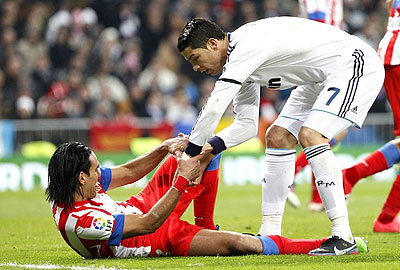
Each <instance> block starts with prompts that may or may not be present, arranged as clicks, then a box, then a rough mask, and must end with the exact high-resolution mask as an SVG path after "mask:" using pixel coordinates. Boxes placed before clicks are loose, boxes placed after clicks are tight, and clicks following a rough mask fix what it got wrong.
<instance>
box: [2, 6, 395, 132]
mask: <svg viewBox="0 0 400 270" xmlns="http://www.w3.org/2000/svg"><path fill="white" fill-rule="evenodd" d="M0 12H1V16H0V106H1V110H0V118H2V119H36V118H53V119H54V118H91V119H125V118H127V119H131V118H136V117H149V118H151V119H152V120H153V121H165V120H167V121H168V122H169V123H171V124H172V125H176V124H181V123H183V124H184V125H189V126H191V125H192V124H193V123H194V122H195V120H196V118H197V114H198V111H199V109H200V108H201V107H202V106H203V104H204V102H205V100H206V98H207V97H208V96H209V94H210V92H211V91H212V89H213V86H214V82H215V79H216V78H213V77H210V76H208V75H203V74H200V73H195V72H194V71H193V70H192V67H191V65H190V64H189V63H187V62H185V61H184V58H183V57H182V56H181V55H180V54H179V52H178V51H177V49H176V41H177V38H178V35H179V33H180V31H181V29H182V28H183V26H184V25H185V23H186V22H187V21H188V20H190V19H191V18H193V17H203V18H209V19H211V20H213V21H215V22H217V23H218V24H219V25H220V26H221V27H222V28H223V29H224V30H225V31H232V30H234V29H236V28H237V27H238V26H240V25H242V24H244V23H246V22H250V21H254V20H257V19H260V18H267V17H273V16H281V15H285V16H297V13H298V2H297V0H255V1H239V0H237V1H234V0H148V1H144V0H142V1H139V0H126V1H122V0H97V1H96V0H92V1H90V0H86V1H85V0H70V1H61V0H59V1H56V0H53V1H50V0H48V1H45V0H42V1H34V0H0ZM387 16H388V14H387V10H386V5H385V1H384V0H376V1H375V0H344V21H343V29H344V30H345V31H347V32H349V33H351V34H355V35H357V36H359V37H360V38H362V39H363V40H365V41H367V42H368V43H369V44H371V46H373V47H374V48H377V46H378V43H379V41H380V39H381V38H382V37H383V35H384V33H385V31H386V22H387ZM271 42H273V40H271ZM293 42H296V41H295V40H294V41H293ZM287 95H288V93H287V91H286V92H285V91H273V90H270V89H262V102H261V108H262V109H261V116H262V117H263V118H264V119H266V121H270V120H271V119H274V118H275V117H276V114H277V112H278V111H279V110H280V107H281V105H282V101H283V100H285V98H286V97H287ZM373 110H375V111H386V110H390V107H389V106H388V105H387V103H386V97H385V93H384V91H382V92H381V95H380V96H379V98H378V101H377V102H376V104H375V105H374V107H373Z"/></svg>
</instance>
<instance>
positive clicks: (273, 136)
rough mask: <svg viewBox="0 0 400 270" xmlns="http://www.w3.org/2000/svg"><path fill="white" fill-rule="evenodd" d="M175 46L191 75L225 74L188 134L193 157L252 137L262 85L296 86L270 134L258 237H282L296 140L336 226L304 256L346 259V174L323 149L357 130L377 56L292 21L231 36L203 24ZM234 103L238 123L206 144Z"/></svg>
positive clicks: (375, 80)
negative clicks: (350, 129) (344, 133)
mask: <svg viewBox="0 0 400 270" xmlns="http://www.w3.org/2000/svg"><path fill="white" fill-rule="evenodd" d="M177 47H178V50H179V51H180V52H181V54H182V55H183V56H184V57H185V59H186V60H188V61H189V62H190V63H191V64H192V65H193V69H194V70H195V71H200V72H205V73H207V74H211V75H217V74H219V73H221V72H222V75H221V76H220V77H219V79H218V81H217V82H216V84H215V87H214V90H213V92H212V93H211V96H210V98H209V99H208V101H207V103H206V105H205V106H204V107H203V109H202V111H201V113H200V115H199V118H198V119H197V122H196V124H195V126H194V127H193V130H192V132H191V134H190V136H189V143H188V146H187V147H186V149H185V153H186V154H187V155H189V156H196V155H197V154H199V153H200V151H201V150H202V149H203V150H204V151H210V152H213V153H219V152H221V151H223V150H225V149H227V148H230V147H233V146H235V145H238V144H240V143H242V142H244V141H246V140H248V139H250V138H252V137H254V136H255V135H256V133H257V124H258V114H259V101H260V85H264V86H267V87H269V88H273V89H286V88H290V87H294V86H299V87H297V88H296V89H294V90H293V91H292V93H291V95H290V97H289V99H288V100H287V102H286V104H285V106H284V108H283V110H282V112H281V113H280V115H279V117H278V118H277V119H276V121H275V122H274V123H273V125H272V126H271V127H270V128H269V129H268V131H267V134H266V142H267V149H266V164H265V178H264V179H263V183H262V214H263V218H262V225H261V228H260V231H259V233H260V234H261V235H264V234H272V235H280V234H281V225H282V216H283V212H284V206H285V201H286V197H287V194H288V192H289V189H290V186H291V185H292V183H293V176H294V161H295V152H296V151H295V146H296V145H297V143H298V142H300V144H301V145H302V147H303V148H304V153H305V155H306V157H307V160H308V162H309V163H310V165H311V168H312V169H313V172H314V175H315V177H316V184H317V188H318V191H319V193H320V194H321V197H322V200H323V203H324V206H325V209H326V213H327V215H328V218H329V219H330V220H331V222H332V237H331V238H329V239H328V240H327V241H325V242H324V243H323V244H322V246H321V247H320V248H317V249H315V250H313V251H311V252H310V254H311V255H342V254H349V253H351V252H350V251H351V250H352V248H353V247H354V245H355V243H354V241H353V236H352V233H351V229H350V225H349V220H348V214H347V206H346V203H345V199H344V195H343V180H342V174H341V170H340V168H339V165H338V162H337V161H336V158H335V156H334V155H333V153H332V151H331V148H330V146H329V143H328V142H329V140H330V139H332V138H333V136H335V135H336V134H338V133H339V132H341V131H343V130H345V129H346V128H348V127H349V126H351V125H354V126H356V127H361V126H362V123H363V121H364V120H365V117H366V115H367V113H368V110H369V109H370V107H371V106H372V104H373V102H374V100H375V99H376V96H377V95H378V93H379V91H380V89H381V86H382V83H383V78H384V70H383V65H382V62H381V60H380V59H379V57H378V55H377V54H376V52H375V51H374V49H372V48H371V47H370V46H368V45H367V44H366V43H364V42H363V41H361V40H360V39H358V38H357V37H354V36H351V35H349V34H347V33H346V32H344V31H341V30H340V29H338V28H336V27H333V26H330V25H326V24H322V23H318V22H314V21H311V20H306V19H302V18H294V17H280V18H279V17H276V18H270V19H263V20H259V21H255V22H251V23H248V24H246V25H244V26H242V27H240V28H238V29H237V30H235V31H234V32H232V33H224V32H223V31H222V30H221V28H220V27H219V26H218V25H216V24H215V23H213V22H211V21H208V20H206V19H193V20H191V21H190V22H188V23H187V24H186V26H185V27H184V29H183V30H182V33H181V34H180V36H179V39H178V45H177ZM232 100H233V105H234V112H235V120H234V122H233V123H232V124H231V125H230V126H228V127H227V128H225V129H224V130H222V131H221V132H219V133H217V134H215V135H214V136H212V134H213V132H214V130H215V128H216V127H217V125H218V122H219V120H220V118H221V116H222V114H223V113H224V111H225V110H226V108H227V106H228V105H229V104H230V102H231V101H232ZM203 146H204V147H203Z"/></svg>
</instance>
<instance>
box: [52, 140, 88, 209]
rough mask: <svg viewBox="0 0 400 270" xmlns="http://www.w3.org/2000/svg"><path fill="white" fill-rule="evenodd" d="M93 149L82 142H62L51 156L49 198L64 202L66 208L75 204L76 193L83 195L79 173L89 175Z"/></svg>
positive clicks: (56, 201) (53, 200) (55, 201)
mask: <svg viewBox="0 0 400 270" xmlns="http://www.w3.org/2000/svg"><path fill="white" fill-rule="evenodd" d="M91 154H92V150H90V148H89V147H87V146H86V145H85V144H83V143H80V142H70V143H64V144H61V145H60V146H59V147H57V149H56V151H55V152H54V154H53V155H52V157H51V158H50V162H49V168H48V170H49V171H48V172H49V176H48V187H47V188H46V195H47V200H48V201H49V202H54V203H63V204H64V206H65V207H66V208H70V207H73V206H74V203H75V199H74V196H75V193H76V192H77V191H78V192H79V193H80V194H81V195H83V194H82V193H81V189H80V184H79V181H78V178H79V173H80V172H82V171H83V172H84V173H86V174H88V175H89V169H90V165H91V164H90V160H89V158H90V155H91Z"/></svg>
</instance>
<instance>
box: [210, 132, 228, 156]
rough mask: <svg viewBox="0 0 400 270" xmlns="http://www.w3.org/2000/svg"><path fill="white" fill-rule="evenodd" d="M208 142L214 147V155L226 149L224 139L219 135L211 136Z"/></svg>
mask: <svg viewBox="0 0 400 270" xmlns="http://www.w3.org/2000/svg"><path fill="white" fill-rule="evenodd" d="M208 143H209V144H211V146H212V147H213V148H214V151H212V152H211V154H213V155H216V154H219V153H221V152H222V151H224V150H225V149H226V145H225V142H224V140H222V139H221V138H220V137H218V136H214V137H212V138H210V139H209V140H208Z"/></svg>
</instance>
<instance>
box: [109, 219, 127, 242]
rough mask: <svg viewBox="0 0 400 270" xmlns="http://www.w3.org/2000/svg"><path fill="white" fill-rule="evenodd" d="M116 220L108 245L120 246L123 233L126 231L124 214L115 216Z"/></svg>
mask: <svg viewBox="0 0 400 270" xmlns="http://www.w3.org/2000/svg"><path fill="white" fill-rule="evenodd" d="M113 217H114V219H115V224H114V230H113V232H112V233H111V236H110V238H109V239H108V242H107V245H109V246H118V245H119V244H120V243H121V240H122V233H123V231H124V224H125V216H124V215H122V214H119V215H113Z"/></svg>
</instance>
